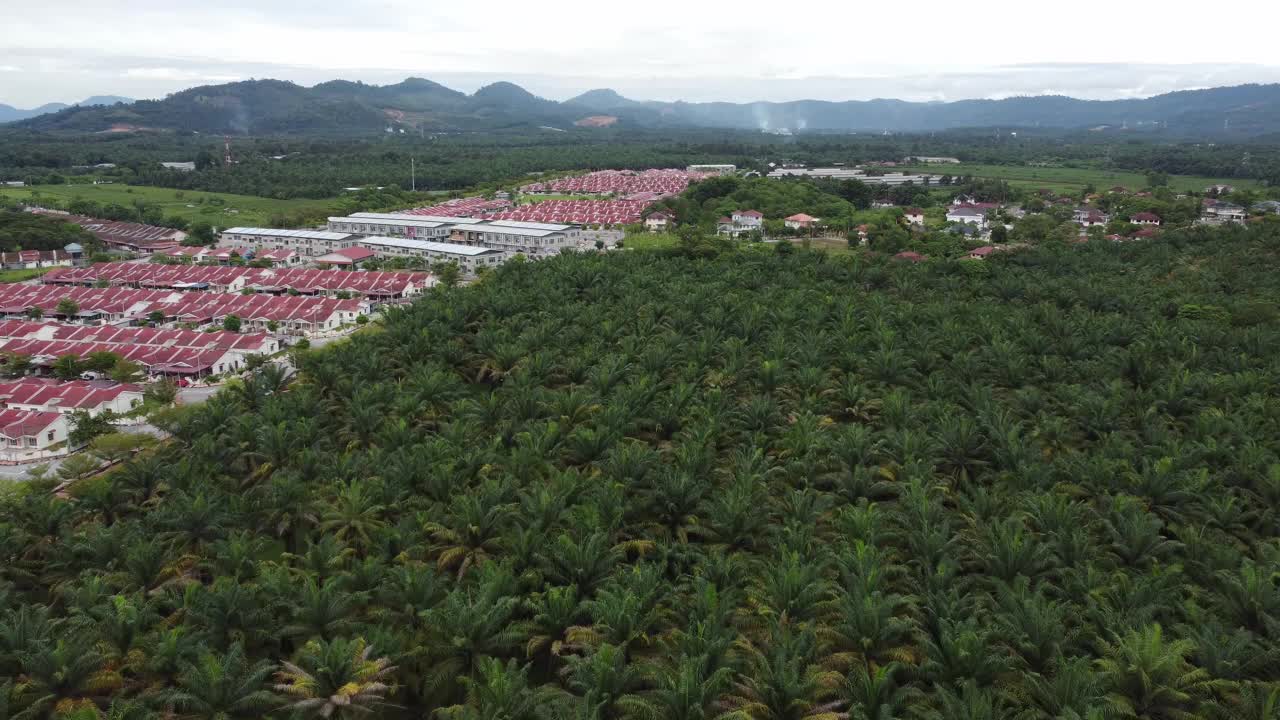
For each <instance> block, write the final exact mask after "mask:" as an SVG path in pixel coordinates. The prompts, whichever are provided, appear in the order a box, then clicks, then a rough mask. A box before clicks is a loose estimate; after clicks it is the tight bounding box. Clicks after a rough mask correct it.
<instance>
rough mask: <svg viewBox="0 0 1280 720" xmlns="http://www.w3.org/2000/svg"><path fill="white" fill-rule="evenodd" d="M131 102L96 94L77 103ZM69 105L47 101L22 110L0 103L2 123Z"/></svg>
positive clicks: (47, 112) (83, 104)
mask: <svg viewBox="0 0 1280 720" xmlns="http://www.w3.org/2000/svg"><path fill="white" fill-rule="evenodd" d="M131 102H133V100H132V99H131V98H127V97H120V96H118V95H94V96H93V97H91V98H88V99H86V100H85V101H84V102H80V103H76V105H79V106H80V107H85V108H87V107H92V106H95V105H115V104H116V103H131ZM69 107H71V105H68V104H66V103H47V104H45V105H41V106H40V107H37V108H31V109H30V110H22V109H20V108H16V107H13V106H12V105H4V104H0V123H7V122H14V121H17V120H26V119H27V118H33V117H38V116H40V115H47V114H49V113H55V112H58V111H59V110H65V109H67V108H69Z"/></svg>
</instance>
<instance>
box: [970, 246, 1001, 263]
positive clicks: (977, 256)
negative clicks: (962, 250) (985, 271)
mask: <svg viewBox="0 0 1280 720" xmlns="http://www.w3.org/2000/svg"><path fill="white" fill-rule="evenodd" d="M995 251H996V248H995V246H994V245H983V246H982V247H978V248H974V249H972V250H970V251H969V254H968V255H966V256H965V257H967V258H968V259H970V260H986V259H987V256H988V255H990V254H991V253H994V252H995Z"/></svg>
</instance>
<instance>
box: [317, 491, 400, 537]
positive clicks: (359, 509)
mask: <svg viewBox="0 0 1280 720" xmlns="http://www.w3.org/2000/svg"><path fill="white" fill-rule="evenodd" d="M385 511H386V508H385V507H384V506H383V505H381V504H379V503H378V501H377V499H376V498H374V497H372V493H371V492H370V490H369V487H368V486H367V485H366V484H363V483H354V482H353V483H350V484H348V485H345V486H343V487H342V489H341V490H339V491H338V494H337V496H336V497H334V498H333V500H332V502H331V503H330V504H329V505H328V507H326V508H325V509H324V510H322V511H321V513H320V524H319V530H320V531H321V532H326V533H328V532H332V533H333V536H334V537H335V538H337V539H338V540H341V541H342V542H345V543H351V544H355V545H356V546H357V547H363V548H367V547H369V546H370V545H372V544H373V534H374V533H376V532H377V531H379V530H381V529H382V528H384V527H386V524H387V523H386V521H384V520H383V519H382V517H381V515H382V513H383V512H385Z"/></svg>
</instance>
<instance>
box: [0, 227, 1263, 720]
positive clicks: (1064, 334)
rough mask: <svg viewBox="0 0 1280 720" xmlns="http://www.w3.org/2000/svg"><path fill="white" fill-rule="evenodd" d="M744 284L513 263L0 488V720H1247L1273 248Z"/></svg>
mask: <svg viewBox="0 0 1280 720" xmlns="http://www.w3.org/2000/svg"><path fill="white" fill-rule="evenodd" d="M754 247H755V248H756V249H754V250H740V251H736V252H735V251H732V250H729V251H723V252H720V253H718V252H717V249H716V248H715V247H714V246H706V247H704V246H700V245H695V244H690V245H689V246H688V247H687V248H686V250H685V251H683V252H678V253H672V254H658V253H654V252H643V251H635V250H631V251H619V252H611V253H609V254H607V255H597V254H590V255H583V254H577V253H572V254H566V255H564V256H561V257H558V258H553V259H549V260H545V261H540V262H537V263H529V262H520V261H513V262H509V263H507V264H506V265H504V266H502V267H500V268H498V269H497V270H496V271H494V272H493V273H492V274H490V275H488V276H486V277H485V278H483V279H482V280H481V281H479V282H478V283H476V284H474V285H472V286H469V287H465V288H448V287H446V286H444V285H441V286H440V287H438V288H437V289H435V290H433V291H431V292H430V293H428V294H427V295H426V296H425V297H424V298H422V299H421V300H419V301H418V302H415V303H414V304H413V305H411V306H406V307H402V308H393V309H391V310H389V311H388V317H387V318H386V319H385V322H382V323H378V324H376V325H374V326H371V327H369V328H368V329H367V330H366V331H364V332H361V333H358V334H357V335H356V336H354V337H353V338H352V339H351V340H350V341H347V342H341V343H335V344H334V345H331V346H329V347H327V348H325V349H323V350H320V351H315V352H306V351H303V352H300V353H299V356H298V362H297V366H298V368H299V370H300V374H299V376H298V377H297V378H294V379H292V381H291V380H290V378H288V377H287V376H286V374H285V373H284V372H283V371H281V370H280V369H279V368H278V367H277V366H274V365H268V366H267V367H266V368H265V369H263V370H261V371H259V372H257V373H256V374H255V375H254V376H253V377H252V379H249V380H246V381H244V382H241V381H238V380H235V381H232V382H231V383H230V386H229V387H228V388H226V389H224V390H223V391H222V392H220V393H219V394H218V395H216V396H215V397H214V398H212V399H211V400H210V401H209V402H207V403H205V404H201V405H196V406H193V407H189V408H180V409H177V410H175V411H172V414H163V415H161V416H159V417H155V418H153V420H154V422H156V423H157V424H158V425H160V426H162V427H163V428H164V429H166V430H167V431H169V432H170V433H172V439H171V441H169V442H167V443H166V444H165V445H163V446H162V447H160V448H158V449H156V450H148V451H143V452H142V453H141V454H140V455H139V456H137V457H134V458H130V459H127V460H125V461H124V462H122V463H121V464H120V465H119V466H117V467H114V468H111V469H110V470H108V471H106V472H105V473H104V474H102V475H100V476H97V477H94V478H92V479H87V480H83V481H81V482H79V483H77V484H75V485H73V486H72V487H71V488H70V490H69V492H67V493H54V492H53V491H52V490H53V487H54V483H53V482H43V481H41V482H33V483H29V484H26V485H22V486H18V487H8V486H0V717H5V718H50V719H57V720H64V719H65V720H80V719H82V718H83V719H85V720H100V719H101V718H119V719H125V718H129V719H135V718H136V719H137V720H151V719H153V718H154V719H156V720H159V719H162V718H225V719H227V720H263V719H270V720H290V719H291V720H312V719H316V720H320V719H323V718H330V719H332V720H353V719H354V718H378V719H379V720H410V719H415V720H416V719H421V718H441V719H442V720H444V719H450V720H485V719H499V718H501V719H502V720H562V719H566V718H570V719H575V720H604V719H609V720H648V719H651V718H663V719H686V720H694V719H697V720H755V719H761V720H763V719H765V718H795V719H798V718H812V719H814V720H818V719H823V720H837V719H839V718H850V719H851V720H853V719H860V718H876V719H877V720H929V719H937V720H951V719H961V718H964V719H972V720H979V719H981V720H986V719H988V718H990V719H993V720H994V719H998V720H1009V719H1014V718H1017V719H1020V720H1068V719H1077V720H1105V719H1108V718H1141V719H1146V720H1180V719H1188V720H1189V719H1191V718H1196V719H1198V720H1199V719H1203V720H1231V719H1233V718H1251V719H1256V720H1268V719H1273V718H1275V717H1276V715H1275V709H1276V707H1277V702H1280V688H1278V687H1277V685H1276V682H1277V680H1280V663H1278V662H1277V660H1280V588H1278V585H1277V581H1278V578H1280V523H1278V520H1280V323H1278V320H1280V312H1278V311H1277V306H1276V301H1277V298H1280V275H1278V274H1277V273H1275V272H1274V268H1275V266H1276V263H1277V262H1278V261H1280V257H1278V251H1280V236H1278V233H1277V228H1276V227H1275V226H1274V225H1271V224H1261V225H1259V226H1256V227H1252V228H1249V229H1246V228H1243V227H1239V228H1223V229H1204V228H1200V229H1196V230H1193V231H1181V230H1177V231H1169V232H1167V233H1166V234H1165V235H1164V237H1163V238H1162V239H1161V240H1160V241H1159V242H1153V243H1147V242H1133V243H1124V244H1118V243H1103V242H1091V243H1085V244H1080V245H1066V244H1056V245H1052V246H1048V247H1035V248H1031V249H1027V250H1024V251H1021V252H1017V253H1009V254H1006V255H1003V256H993V258H992V259H991V260H988V261H985V262H981V261H960V262H953V261H941V260H934V261H930V262H927V263H922V264H920V265H910V264H902V263H897V262H895V261H893V260H890V259H887V258H884V257H869V258H863V257H855V256H852V255H844V256H834V257H833V256H827V255H822V254H817V253H810V252H806V251H802V250H793V251H792V252H791V253H790V254H787V253H784V252H779V251H776V250H772V249H768V250H762V249H761V248H763V247H764V246H762V245H758V244H757V245H756V246H754ZM778 247H784V248H787V249H789V250H790V249H792V246H790V245H780V246H778ZM6 490H7V492H6ZM445 708H450V709H448V710H445V711H444V712H439V711H440V710H441V709H445Z"/></svg>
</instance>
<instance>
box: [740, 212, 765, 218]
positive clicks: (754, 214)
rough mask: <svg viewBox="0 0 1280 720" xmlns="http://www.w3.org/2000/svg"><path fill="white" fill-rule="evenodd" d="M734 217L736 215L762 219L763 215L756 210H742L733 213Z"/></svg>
mask: <svg viewBox="0 0 1280 720" xmlns="http://www.w3.org/2000/svg"><path fill="white" fill-rule="evenodd" d="M734 215H738V216H740V217H751V218H762V217H764V213H762V212H759V211H758V210H743V211H741V212H737V213H734Z"/></svg>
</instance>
